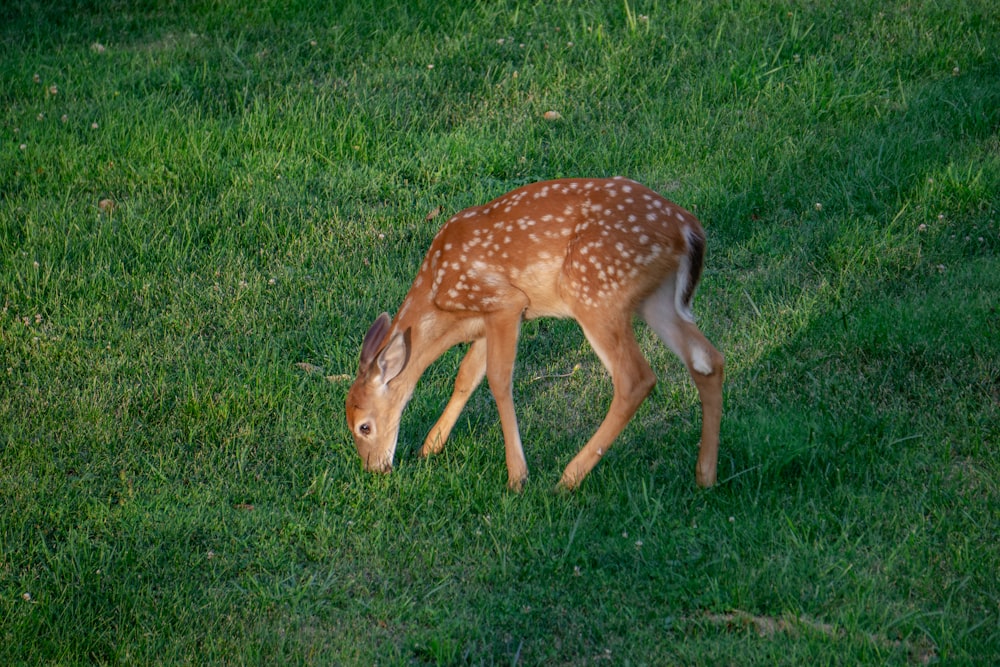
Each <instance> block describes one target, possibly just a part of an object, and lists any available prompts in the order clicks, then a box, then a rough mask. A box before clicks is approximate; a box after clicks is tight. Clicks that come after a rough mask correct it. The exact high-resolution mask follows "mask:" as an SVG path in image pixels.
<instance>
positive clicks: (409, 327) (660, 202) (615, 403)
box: [346, 177, 723, 490]
mask: <svg viewBox="0 0 1000 667" xmlns="http://www.w3.org/2000/svg"><path fill="white" fill-rule="evenodd" d="M704 253H705V235H704V231H703V230H702V227H701V224H700V223H699V222H698V220H697V219H696V218H695V217H694V216H693V215H691V213H689V212H688V211H686V210H684V209H683V208H681V207H679V206H677V205H676V204H674V203H672V202H670V201H668V200H666V199H664V198H663V197H661V196H660V195H658V194H656V193H655V192H653V191H652V190H650V189H648V188H646V187H644V186H642V185H640V184H639V183H636V182H635V181H631V180H628V179H624V178H621V177H616V178H612V179H562V180H556V181H546V182H541V183H535V184H532V185H526V186H524V187H520V188H517V189H516V190H513V191H511V192H508V193H507V194H505V195H503V196H501V197H499V198H497V199H494V200H493V201H491V202H489V203H488V204H484V205H483V206H477V207H473V208H469V209H466V210H464V211H461V212H459V213H457V214H456V215H455V216H453V217H452V218H451V219H450V220H448V221H447V222H446V223H445V224H444V225H443V226H442V227H441V229H440V231H438V233H437V235H436V236H435V237H434V240H433V241H432V242H431V246H430V249H429V250H428V251H427V255H426V258H425V259H424V261H423V264H422V265H421V266H420V270H419V271H418V273H417V276H416V279H415V280H414V281H413V285H412V286H411V287H410V290H409V292H408V293H407V295H406V298H405V299H404V300H403V303H402V305H401V306H400V308H399V311H398V312H397V313H396V317H395V318H394V319H392V320H391V321H390V318H389V315H388V314H387V313H382V314H381V315H380V316H379V317H378V319H376V320H375V323H374V324H372V326H371V328H370V329H369V330H368V333H367V334H366V335H365V338H364V342H363V343H362V346H361V359H360V364H359V368H358V374H357V378H356V379H355V380H354V383H353V384H352V386H351V388H350V390H349V392H348V394H347V401H346V403H347V405H346V407H347V423H348V425H349V427H350V429H351V433H352V434H353V436H354V442H355V445H356V446H357V449H358V454H359V455H360V456H361V460H362V462H363V463H364V466H365V468H366V469H367V470H372V471H380V472H389V471H391V470H392V461H393V455H394V454H395V450H396V441H397V438H398V436H399V422H400V417H401V415H402V412H403V408H404V407H405V406H406V404H407V403H408V402H409V400H410V397H411V396H412V394H413V389H414V387H415V385H416V383H417V380H418V379H419V378H420V376H421V375H422V374H423V372H424V370H425V369H426V368H427V367H428V366H429V365H430V364H431V363H432V362H433V361H434V360H436V359H437V358H438V357H440V356H441V355H442V354H443V353H444V352H445V351H446V350H447V349H449V348H450V347H452V346H453V345H456V344H458V343H462V342H469V343H471V344H470V345H469V348H468V351H467V352H466V353H465V357H464V358H463V359H462V362H461V364H460V366H459V369H458V376H457V378H456V380H455V389H454V392H453V393H452V395H451V398H450V399H449V401H448V404H447V406H446V407H445V409H444V412H443V413H442V414H441V417H440V418H439V419H438V420H437V423H435V424H434V426H433V427H432V428H431V430H430V433H429V434H428V435H427V438H426V440H425V441H424V443H423V447H422V448H421V450H420V455H421V456H427V455H430V454H435V453H437V452H439V451H441V449H442V447H444V443H445V441H446V440H447V439H448V436H449V434H450V433H451V430H452V427H453V426H454V425H455V422H456V420H457V419H458V416H459V413H460V412H461V411H462V408H463V407H464V406H465V404H466V402H467V401H468V399H469V396H470V394H471V393H472V391H473V390H474V389H475V388H476V387H477V386H478V385H479V384H480V382H482V379H483V377H486V378H487V379H488V382H489V387H490V390H491V391H492V392H493V397H494V399H495V400H496V405H497V409H498V411H499V413H500V424H501V427H502V430H503V437H504V449H505V453H506V459H507V485H508V486H509V487H510V488H511V489H513V490H520V489H521V486H522V484H523V483H524V481H525V480H526V478H527V475H528V467H527V463H526V461H525V458H524V451H523V449H522V447H521V436H520V433H519V432H518V426H517V416H516V415H515V411H514V397H513V393H512V375H513V369H514V359H515V357H516V356H517V339H518V333H519V331H520V325H521V321H522V320H523V319H525V318H528V319H531V318H535V317H546V316H549V317H571V318H573V319H575V320H576V321H577V322H578V323H579V324H580V327H581V328H582V329H583V333H584V335H585V336H586V338H587V340H588V341H589V342H590V345H591V347H593V349H594V351H595V352H596V353H597V356H598V357H599V358H600V359H601V362H602V363H603V364H604V366H605V367H606V368H607V369H608V371H609V372H610V373H611V378H612V382H613V385H614V398H613V399H612V401H611V407H610V409H609V410H608V413H607V416H606V417H605V418H604V421H603V422H602V423H601V425H600V427H599V428H598V429H597V431H596V432H595V433H594V435H593V436H592V437H591V438H590V440H589V441H588V442H587V444H586V445H585V446H584V447H583V449H581V450H580V452H579V453H578V454H577V455H576V457H575V458H573V460H572V461H570V463H569V465H567V466H566V469H565V471H564V472H563V474H562V478H561V479H560V485H561V486H563V487H566V488H570V489H572V488H575V487H576V486H578V485H579V484H580V482H581V481H582V480H583V478H584V477H586V475H587V473H589V472H590V471H591V469H592V468H593V467H594V466H595V465H596V464H597V462H598V461H599V460H600V459H601V457H602V456H603V455H604V453H605V452H606V451H607V450H608V448H609V447H610V446H611V444H612V442H613V441H614V440H615V438H616V437H617V436H618V434H619V433H621V431H622V429H623V428H624V427H625V425H626V424H627V423H628V421H629V420H630V419H631V418H632V415H633V414H635V411H636V410H637V409H638V407H639V405H640V404H641V403H642V402H643V400H645V398H646V396H648V395H649V392H650V391H651V390H652V388H653V385H654V384H655V383H656V376H655V375H654V374H653V371H652V370H651V369H650V367H649V363H648V362H647V361H646V359H645V357H643V355H642V352H641V351H640V350H639V345H638V344H637V342H636V339H635V334H634V332H633V329H632V318H633V314H638V315H639V316H640V317H641V318H642V319H643V320H645V321H646V323H647V324H648V325H649V326H650V327H651V328H652V329H653V331H655V332H656V334H657V335H658V336H659V338H660V339H661V340H662V341H663V342H664V343H665V344H666V345H667V346H668V347H669V348H670V349H671V350H673V351H674V353H676V354H677V356H679V357H680V358H681V359H682V360H683V361H684V363H685V365H686V366H687V368H688V371H689V372H690V374H691V378H692V379H693V380H694V383H695V386H696V387H697V388H698V395H699V397H700V399H701V404H702V427H701V444H700V448H699V451H698V461H697V465H696V468H695V479H696V482H697V483H698V485H700V486H703V487H708V486H711V485H712V484H714V483H715V481H716V466H717V462H718V452H719V424H720V421H721V419H722V380H723V356H722V354H721V353H720V352H719V351H718V350H716V349H715V347H713V346H712V344H711V343H709V342H708V340H707V339H706V338H705V336H703V335H702V333H701V331H699V330H698V328H697V327H696V326H695V324H694V317H693V316H692V314H691V300H692V298H693V296H694V291H695V287H696V286H697V284H698V279H699V277H700V275H701V269H702V260H703V257H704Z"/></svg>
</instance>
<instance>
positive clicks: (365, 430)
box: [358, 422, 372, 436]
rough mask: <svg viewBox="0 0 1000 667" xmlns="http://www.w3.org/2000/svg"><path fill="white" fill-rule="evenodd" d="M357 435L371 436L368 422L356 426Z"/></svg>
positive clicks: (370, 426)
mask: <svg viewBox="0 0 1000 667" xmlns="http://www.w3.org/2000/svg"><path fill="white" fill-rule="evenodd" d="M358 433H360V434H361V435H364V436H369V435H371V434H372V425H371V424H369V423H368V422H365V423H364V424H361V425H360V426H358Z"/></svg>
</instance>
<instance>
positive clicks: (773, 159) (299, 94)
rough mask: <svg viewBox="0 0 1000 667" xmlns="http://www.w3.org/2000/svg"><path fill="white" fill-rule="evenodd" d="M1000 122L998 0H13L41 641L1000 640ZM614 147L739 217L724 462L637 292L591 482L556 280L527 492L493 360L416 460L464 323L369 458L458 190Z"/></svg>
mask: <svg viewBox="0 0 1000 667" xmlns="http://www.w3.org/2000/svg"><path fill="white" fill-rule="evenodd" d="M548 112H555V113H554V114H553V113H548ZM998 132H1000V9H998V8H997V7H996V3H995V2H993V1H991V0H956V1H955V2H950V3H939V2H932V1H930V0H914V1H911V2H895V1H893V2H888V3H886V2H874V1H872V0H848V1H846V2H836V3H826V2H811V1H803V2H789V1H787V0H786V1H782V2H773V1H766V2H750V1H745V0H734V1H733V2H729V3H712V2H708V3H706V2H700V1H698V0H675V1H672V2H657V1H655V0H650V1H643V0H621V1H609V2H603V3H602V2H569V1H550V2H515V1H511V2H468V3H466V2H451V3H440V2H430V1H423V0H420V1H416V2H403V1H388V0H387V1H385V2H378V1H376V0H360V1H358V2H340V1H337V2H329V3H320V2H316V1H315V0H313V1H307V0H300V1H298V2H276V1H274V0H266V1H265V2H260V3H239V2H231V1H229V0H219V1H217V2H193V1H192V2H189V1H186V0H175V1H173V2H169V3H168V2H163V3H160V2H149V1H146V2H138V1H136V2H127V1H124V0H113V1H111V2H90V1H88V0H75V1H70V0H66V1H65V2H59V1H57V0H53V1H51V2H45V1H42V2H32V1H29V0H11V1H10V2H5V3H4V5H3V7H2V8H0V664H4V665H22V664H23V665H36V664H51V665H73V664H136V665H145V664H234V665H245V664H379V665H394V664H399V665H425V664H427V665H433V664H441V665H451V664H468V665H553V664H554V665H585V664H586V665H589V664H614V665H625V664H630V665H643V664H646V665H670V664H683V665H728V664H732V665H776V664H784V665H801V664H815V665H828V664H844V665H855V664H880V665H881V664H888V665H921V664H937V663H940V664H957V665H964V664H970V665H973V664H975V665H988V664H997V663H1000V581H998V571H1000V540H998V539H997V535H998V534H1000V456H998V450H1000V261H998V250H1000V222H998V217H1000V135H998ZM614 175H624V176H627V177H630V178H633V179H636V180H638V181H640V182H642V183H644V184H646V185H648V186H649V187H651V188H653V189H654V190H657V191H658V192H661V193H663V194H664V195H665V196H667V197H669V198H670V199H672V200H674V201H676V202H677V203H679V204H680V205H681V206H684V207H685V208H687V209H689V210H691V211H693V212H695V213H696V214H697V215H698V217H699V218H700V219H701V221H702V223H703V224H704V226H705V229H706V233H707V236H708V254H707V258H706V268H705V273H704V275H703V279H702V283H701V286H700V288H699V291H698V294H697V296H696V298H695V306H694V308H695V312H696V314H697V316H698V323H699V326H700V327H701V329H702V330H703V331H704V332H705V334H706V335H707V336H708V337H709V338H710V339H711V340H712V341H713V343H714V344H715V345H716V346H717V347H718V348H719V349H720V350H722V351H723V352H724V353H725V355H726V363H727V383H726V389H725V412H724V416H723V422H722V445H721V450H720V460H719V484H717V485H716V486H715V487H713V488H711V489H709V490H704V489H699V488H698V487H697V486H696V485H695V480H694V461H695V457H696V454H697V441H698V434H699V432H700V421H701V417H700V410H699V406H698V402H697V394H696V391H695V389H694V387H693V384H692V383H691V381H690V379H689V377H688V376H687V374H686V372H685V371H684V369H683V368H682V367H681V365H680V364H679V363H678V362H677V360H676V359H675V358H674V357H673V356H672V355H671V353H670V352H669V351H668V350H666V349H665V348H664V347H663V346H662V345H660V344H659V343H658V341H657V340H656V339H655V336H654V335H653V333H652V332H651V331H649V330H648V329H647V328H646V327H645V325H643V324H641V323H637V325H636V332H637V336H638V339H639V342H640V345H641V347H642V348H643V350H644V352H645V353H646V354H647V356H648V357H649V359H650V361H651V363H652V365H653V367H654V369H655V370H656V371H657V374H658V377H659V380H660V381H659V384H658V385H657V387H656V389H655V390H654V391H653V394H652V395H651V396H650V398H649V399H648V400H647V401H646V403H644V404H643V406H642V408H641V409H640V410H639V412H638V414H637V415H636V416H635V418H634V419H633V420H632V422H631V423H630V424H629V426H628V427H627V428H626V430H625V432H624V433H623V434H622V436H621V437H620V438H619V440H618V441H617V443H616V446H615V447H614V448H613V449H612V450H611V451H610V452H608V454H607V456H605V457H604V458H605V460H604V461H603V462H602V463H601V464H600V465H599V466H598V467H597V468H596V469H595V470H594V471H593V473H591V475H590V476H589V477H588V478H587V479H586V481H585V482H584V483H583V484H582V486H581V487H580V488H579V489H578V490H576V491H574V492H572V493H560V492H557V491H556V488H555V487H556V482H557V481H558V479H559V475H560V474H561V472H562V469H563V467H564V466H565V465H566V464H567V463H568V461H569V460H570V459H571V458H572V456H573V455H574V454H575V453H576V451H577V450H578V449H579V448H580V447H581V446H582V445H583V443H584V442H585V441H586V439H587V438H588V437H589V436H590V435H591V433H592V432H593V431H594V430H595V429H596V427H597V425H598V424H599V423H600V420H601V418H602V416H603V413H604V412H605V410H606V406H607V405H608V403H609V402H610V400H611V394H612V387H611V383H610V380H609V378H608V376H607V373H606V372H605V370H604V368H603V367H602V365H601V364H600V362H599V361H598V359H597V357H596V356H595V355H594V354H593V352H592V351H591V350H590V348H589V347H588V346H587V343H586V341H585V339H584V337H583V335H582V333H581V332H580V329H579V327H578V326H577V325H576V324H575V323H573V322H572V321H566V320H551V319H548V320H534V321H531V322H527V323H525V325H524V326H523V328H522V333H521V340H520V345H519V357H518V364H517V368H516V371H515V386H514V393H515V397H516V402H517V405H518V417H519V420H520V426H521V434H522V436H523V438H524V442H525V453H526V455H527V459H528V465H529V469H530V471H531V477H530V480H529V482H528V484H527V486H526V488H525V490H524V491H523V492H522V493H520V494H516V493H512V492H510V491H508V490H507V489H506V486H505V483H506V467H505V464H504V457H503V438H502V434H501V432H500V426H499V422H498V419H497V414H496V409H495V406H494V404H493V399H492V397H491V395H490V393H489V391H488V390H487V388H486V387H485V386H484V387H482V388H480V389H479V390H478V391H477V392H476V393H475V394H474V395H473V397H472V399H471V401H470V402H469V405H468V407H467V408H466V410H465V412H464V413H463V416H462V418H461V419H460V421H459V423H458V425H457V427H456V429H455V431H454V433H453V435H452V439H451V440H450V441H449V443H448V446H447V447H446V449H445V451H444V452H442V453H441V454H440V455H438V456H435V457H432V458H430V459H427V460H423V459H418V458H417V456H416V451H417V449H418V448H419V446H420V444H421V442H422V439H423V437H424V435H425V433H426V432H427V430H428V429H429V428H430V426H431V425H432V424H433V423H434V421H435V419H436V418H437V416H438V414H439V413H440V410H441V409H442V408H443V406H444V404H445V402H446V400H447V398H448V396H449V393H450V389H451V383H452V381H453V379H454V374H455V371H456V369H457V366H458V362H459V360H460V359H461V352H462V351H461V350H460V349H456V350H453V351H451V352H449V353H447V354H446V355H445V356H443V357H442V358H441V359H440V360H439V361H438V362H437V363H435V364H434V365H433V366H432V367H431V368H430V369H429V370H428V372H427V374H426V375H425V376H424V378H423V379H422V380H421V382H420V384H419V385H418V386H417V389H416V393H415V395H414V397H413V400H412V402H411V403H410V405H409V407H408V408H407V409H406V411H405V412H404V415H403V425H402V431H401V437H400V447H399V449H398V450H397V454H396V465H395V471H394V472H393V474H391V475H388V476H379V475H371V474H368V473H366V472H364V471H363V470H362V469H361V464H360V462H359V460H358V457H357V453H356V451H355V449H354V445H353V441H352V439H351V435H350V433H349V431H348V429H347V425H346V422H345V419H344V414H343V413H344V399H345V395H346V392H347V389H348V387H349V385H350V382H351V378H352V377H353V374H354V372H355V371H356V368H357V363H358V353H359V350H360V345H361V340H362V338H363V336H364V333H365V331H366V330H367V328H368V326H369V325H370V324H371V322H372V321H373V320H374V319H375V317H376V316H377V315H378V314H379V313H380V312H382V311H383V310H388V311H389V312H390V313H391V312H394V311H395V309H396V308H397V307H398V306H399V304H400V302H401V300H402V298H403V295H404V294H405V293H406V290H407V289H408V287H409V285H410V282H411V280H412V279H413V277H414V275H415V274H416V272H417V270H418V269H419V267H420V263H421V261H422V258H423V253H424V252H425V250H426V248H427V246H428V245H429V244H430V241H431V239H432V238H433V236H434V234H435V232H436V230H437V227H438V226H439V225H440V224H441V222H442V221H444V220H446V219H447V218H448V217H449V216H451V215H453V214H454V213H456V212H458V211H460V210H461V209H463V208H465V207H468V206H472V205H478V204H482V203H485V202H486V201H488V200H490V199H492V198H494V197H496V196H499V195H501V194H503V193H504V192H506V191H508V190H510V189H512V188H514V187H517V186H520V185H523V184H525V183H529V182H533V181H538V180H545V179H549V178H558V177H567V176H587V177H605V176H614ZM438 208H440V210H441V213H440V215H439V216H437V217H434V216H433V213H434V211H436V210H437V209H438Z"/></svg>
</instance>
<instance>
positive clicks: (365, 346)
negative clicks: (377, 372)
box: [361, 313, 389, 368]
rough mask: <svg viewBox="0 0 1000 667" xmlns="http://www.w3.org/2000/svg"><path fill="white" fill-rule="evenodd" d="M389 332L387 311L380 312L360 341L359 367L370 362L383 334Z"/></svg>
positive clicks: (383, 337) (382, 338) (365, 365)
mask: <svg viewBox="0 0 1000 667" xmlns="http://www.w3.org/2000/svg"><path fill="white" fill-rule="evenodd" d="M387 333H389V313H382V314H381V315H379V316H378V319H376V320H375V322H374V323H373V324H372V326H371V328H370V329H368V333H366V334H365V340H364V342H363V343H361V368H365V367H367V366H369V365H370V364H371V363H372V360H373V359H374V358H375V352H376V351H378V348H379V346H380V345H381V344H382V341H383V340H385V335H386V334H387Z"/></svg>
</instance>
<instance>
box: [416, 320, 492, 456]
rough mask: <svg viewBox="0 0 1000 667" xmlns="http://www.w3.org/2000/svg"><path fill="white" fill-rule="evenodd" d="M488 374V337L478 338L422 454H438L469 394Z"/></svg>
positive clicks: (463, 360) (460, 366)
mask: <svg viewBox="0 0 1000 667" xmlns="http://www.w3.org/2000/svg"><path fill="white" fill-rule="evenodd" d="M485 375H486V339H485V338H477V339H476V340H474V341H472V344H471V345H470V346H469V349H468V351H467V352H466V353H465V357H464V358H463V359H462V363H461V364H460V365H459V367H458V375H457V376H456V377H455V390H454V391H453V392H452V394H451V398H450V399H449V400H448V405H447V406H445V409H444V412H442V413H441V416H440V417H439V418H438V420H437V422H436V423H435V424H434V426H433V428H431V430H430V432H429V433H428V434H427V438H426V439H425V440H424V445H423V447H421V448H420V456H429V455H431V454H437V453H438V452H440V451H441V449H442V448H443V447H444V443H445V442H446V441H447V440H448V436H449V435H451V429H452V428H453V427H454V426H455V422H456V421H458V416H459V415H460V414H461V413H462V409H463V408H464V407H465V404H466V403H467V402H468V401H469V396H471V395H472V392H473V391H475V390H476V387H478V386H479V384H480V383H481V382H482V381H483V377H484V376H485Z"/></svg>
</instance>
